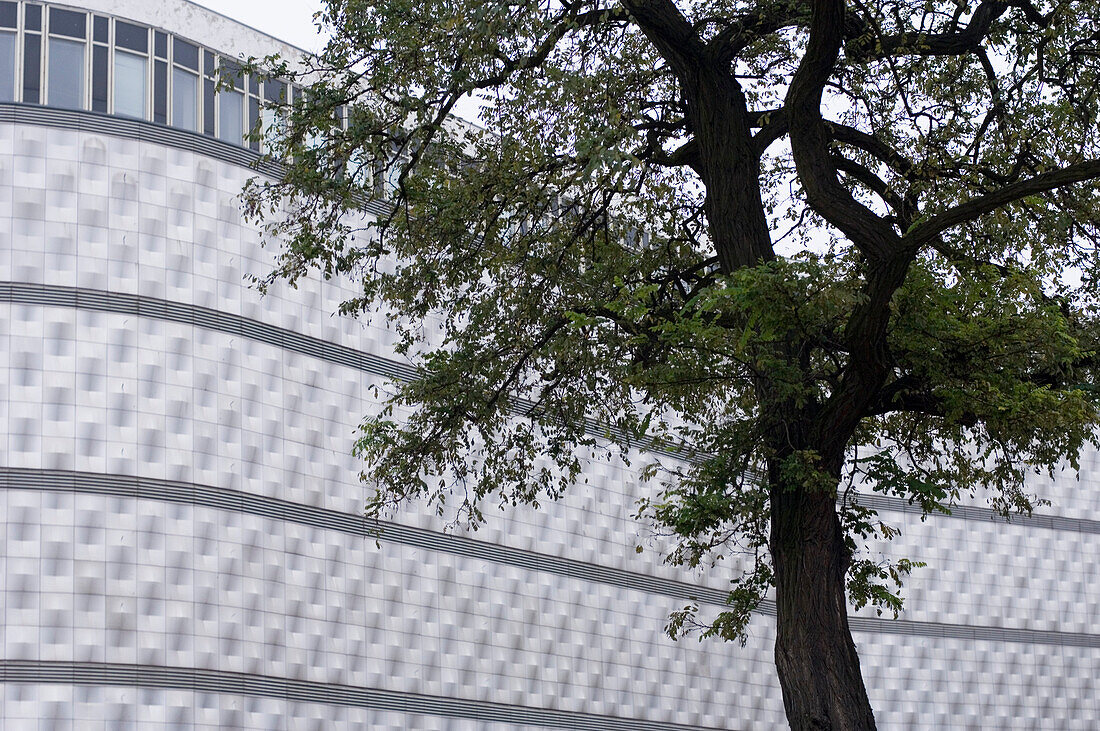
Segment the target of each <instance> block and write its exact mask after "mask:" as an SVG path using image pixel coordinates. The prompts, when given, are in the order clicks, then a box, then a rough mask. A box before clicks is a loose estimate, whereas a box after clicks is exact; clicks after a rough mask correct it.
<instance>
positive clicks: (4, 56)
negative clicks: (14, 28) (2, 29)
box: [0, 33, 15, 102]
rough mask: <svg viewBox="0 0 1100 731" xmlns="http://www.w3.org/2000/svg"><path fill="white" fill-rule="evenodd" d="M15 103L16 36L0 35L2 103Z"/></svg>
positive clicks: (0, 93)
mask: <svg viewBox="0 0 1100 731" xmlns="http://www.w3.org/2000/svg"><path fill="white" fill-rule="evenodd" d="M13 101H15V34H14V33H0V102H13Z"/></svg>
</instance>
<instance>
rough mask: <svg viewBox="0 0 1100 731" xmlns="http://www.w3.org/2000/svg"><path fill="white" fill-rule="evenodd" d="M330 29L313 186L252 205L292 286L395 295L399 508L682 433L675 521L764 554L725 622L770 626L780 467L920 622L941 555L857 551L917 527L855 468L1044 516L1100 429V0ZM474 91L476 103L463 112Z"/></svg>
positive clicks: (357, 18) (670, 520)
mask: <svg viewBox="0 0 1100 731" xmlns="http://www.w3.org/2000/svg"><path fill="white" fill-rule="evenodd" d="M320 22H321V23H322V25H323V27H324V29H325V30H326V31H327V32H328V33H330V34H331V38H330V40H329V41H328V44H327V46H326V47H325V50H324V51H323V52H322V53H321V54H320V56H319V57H317V58H313V59H310V60H309V61H307V66H308V67H309V68H308V70H307V71H306V72H304V73H303V74H302V75H301V76H300V77H299V79H300V80H302V81H303V82H304V83H307V84H308V93H307V94H306V95H304V96H302V97H300V98H299V99H297V100H296V101H295V103H294V104H293V105H288V106H287V107H286V108H285V109H284V115H285V121H286V124H285V125H284V127H283V132H281V133H279V134H277V135H274V136H272V137H271V138H270V139H269V143H270V145H271V148H270V149H271V154H272V155H273V157H275V158H278V159H279V160H281V161H282V162H283V164H284V165H285V175H284V177H283V178H281V179H279V180H266V179H257V180H256V181H254V182H253V184H252V185H251V186H250V188H249V189H248V190H247V193H246V201H247V206H248V212H249V213H250V214H251V215H252V216H254V217H256V218H257V219H260V220H263V221H264V222H265V225H266V227H267V229H266V230H267V233H268V236H269V240H270V241H273V242H276V244H277V246H278V247H279V252H280V253H279V261H278V267H277V269H276V270H275V271H274V272H273V273H272V274H271V276H270V278H269V279H268V280H267V281H268V282H272V281H275V280H277V279H286V280H289V281H291V282H294V281H295V280H296V279H298V278H299V277H302V276H304V275H306V274H307V273H309V272H311V271H314V270H317V271H319V272H320V273H321V274H322V275H325V276H330V275H335V274H345V275H351V276H353V277H354V278H355V280H356V281H357V282H358V283H359V284H361V286H362V291H361V295H360V296H358V297H356V298H354V299H351V300H349V301H347V302H345V303H344V305H343V311H344V312H345V313H347V314H352V315H354V314H356V313H362V312H367V311H373V310H379V309H380V310H382V311H384V312H387V313H388V314H389V315H390V316H391V324H392V326H393V327H394V328H395V329H396V331H397V333H398V334H399V336H400V343H401V345H400V349H401V351H402V352H404V353H407V354H408V355H409V356H410V357H412V358H414V359H415V361H416V362H417V364H418V365H419V366H420V368H421V371H420V373H421V377H420V378H419V379H417V380H414V381H411V382H408V383H402V384H400V385H399V386H397V389H396V395H395V396H394V398H393V399H392V401H391V403H390V406H391V408H396V409H397V410H398V412H399V413H400V414H401V418H395V417H394V416H393V415H392V414H384V415H383V416H381V417H378V418H371V419H368V420H367V421H366V422H365V423H364V424H363V427H362V430H363V431H362V438H361V440H360V442H359V453H360V454H361V456H362V457H363V458H364V459H365V460H366V463H367V467H366V469H365V471H364V475H365V476H366V477H368V478H369V481H370V483H371V484H372V485H373V486H375V488H376V490H375V492H374V494H373V497H372V499H371V502H370V511H371V512H372V513H375V514H377V513H379V512H382V511H385V510H388V509H390V508H393V507H396V506H398V505H400V504H402V503H404V502H408V501H410V500H418V499H426V500H428V501H429V502H431V503H433V504H435V505H437V506H440V507H441V509H442V505H444V504H445V503H447V504H454V503H456V502H457V504H458V506H459V507H460V508H461V510H462V511H463V512H464V515H465V517H466V518H468V519H470V520H471V521H472V522H474V523H475V524H476V522H477V521H479V520H480V519H481V517H482V513H481V507H480V506H482V505H483V503H484V502H485V501H486V500H489V501H495V502H498V503H500V504H517V503H536V504H537V502H538V501H540V500H543V499H546V498H556V497H558V496H559V495H561V494H562V493H563V492H564V491H566V490H567V489H568V488H569V487H570V485H571V484H572V483H574V482H575V480H577V479H578V477H579V476H580V475H581V474H582V470H583V466H584V463H585V461H586V460H588V459H593V458H601V457H603V456H608V455H610V454H611V453H612V452H613V451H614V448H618V449H620V450H622V453H623V454H624V455H628V454H631V452H629V450H630V449H631V448H637V447H639V446H644V447H648V448H650V449H651V450H652V449H653V448H660V449H665V450H671V451H677V450H678V451H679V452H680V454H681V456H682V457H684V459H683V460H667V459H653V460H651V461H650V464H649V466H648V467H647V468H646V470H645V471H646V474H647V476H649V477H651V478H653V479H654V480H655V481H656V482H657V483H658V484H659V485H660V488H659V490H658V492H657V493H656V496H655V497H654V498H653V499H651V500H649V501H647V502H645V503H643V504H642V505H641V506H640V512H641V514H642V515H643V517H645V518H646V519H647V520H650V521H652V522H653V523H655V524H656V525H657V526H658V527H659V529H660V530H662V531H663V532H666V533H668V534H670V535H671V536H673V537H674V538H675V539H676V545H675V549H674V550H673V552H672V553H671V555H670V560H672V561H675V562H682V563H686V564H690V565H692V566H695V565H698V564H700V563H702V562H705V561H708V560H710V559H712V558H714V557H715V556H716V555H725V554H738V555H742V556H744V557H747V558H746V559H745V560H743V561H742V563H740V564H739V565H740V566H741V567H742V568H743V569H744V571H743V572H742V573H740V574H739V575H738V576H737V577H736V578H735V581H734V584H733V587H732V588H733V591H732V594H731V604H730V607H729V608H728V610H727V611H726V612H723V613H722V614H721V615H719V616H718V617H712V618H708V619H707V620H706V622H707V623H708V625H709V627H710V632H712V633H717V634H721V635H723V636H726V637H738V636H743V632H744V628H745V624H746V622H747V621H748V618H749V616H750V614H751V612H752V610H753V609H754V608H755V607H756V606H757V605H758V603H759V601H760V599H761V598H762V596H763V595H764V593H765V592H766V591H768V589H769V587H770V586H771V585H772V582H773V579H774V564H773V559H772V552H773V551H774V550H775V547H776V545H778V544H777V543H776V540H777V539H776V536H775V535H771V536H770V535H769V530H770V527H769V526H770V525H772V523H774V522H775V521H774V517H775V516H774V515H773V514H772V511H773V509H774V505H775V501H776V499H777V498H776V496H777V494H780V493H777V492H776V490H780V491H783V493H784V494H786V493H792V492H794V493H803V492H804V493H821V492H824V493H826V494H828V495H830V496H831V498H833V501H834V502H838V503H839V508H838V511H839V512H838V515H839V520H840V524H841V526H842V530H843V539H844V542H845V545H846V546H847V549H848V550H849V551H850V558H851V560H850V561H849V562H847V564H846V565H847V588H848V592H849V597H850V599H851V601H853V602H854V603H855V604H856V605H857V606H860V605H863V604H866V603H871V604H875V605H879V606H882V607H886V608H887V609H893V610H895V611H896V610H897V608H898V607H899V606H900V604H899V599H898V597H897V594H896V592H895V591H894V589H893V588H892V586H893V583H894V582H900V579H901V576H902V574H904V573H905V572H907V571H908V570H909V569H910V568H911V567H912V564H911V563H910V562H909V561H904V560H903V561H901V562H900V563H897V564H894V565H892V566H884V565H880V564H879V563H877V562H876V561H875V560H873V559H872V558H871V557H869V556H866V555H864V554H862V553H860V550H859V547H860V540H861V539H863V538H866V537H868V536H870V535H873V534H880V535H881V534H884V535H886V536H887V537H889V536H890V535H891V534H892V531H891V529H890V528H888V527H886V526H883V525H882V524H881V523H879V522H878V521H877V520H876V518H875V515H874V514H873V512H872V511H869V510H867V509H865V508H862V507H861V506H860V505H859V503H858V498H857V497H855V496H854V494H853V493H852V492H850V491H849V490H847V489H846V486H847V485H849V484H851V483H852V482H853V481H858V482H859V484H860V485H861V486H862V488H861V489H864V490H873V491H879V492H882V493H886V494H891V495H896V496H900V497H902V498H905V499H907V500H910V501H912V502H915V503H917V504H919V505H920V506H921V507H922V508H923V509H924V510H925V511H939V510H946V509H948V508H949V506H950V504H951V503H952V501H953V500H955V499H956V498H957V497H959V495H960V494H961V493H963V492H967V493H969V492H972V491H975V490H977V489H989V490H990V491H991V492H990V495H991V496H992V497H991V499H992V501H993V504H994V505H995V506H996V507H998V508H999V509H1001V510H1003V511H1006V512H1007V511H1010V510H1024V511H1027V510H1030V509H1031V507H1032V505H1033V499H1032V498H1031V497H1029V496H1028V495H1027V494H1026V492H1025V490H1024V487H1023V479H1024V476H1025V474H1026V473H1027V472H1028V471H1029V470H1032V469H1046V470H1052V469H1055V468H1056V467H1057V466H1058V465H1060V464H1062V463H1063V461H1064V460H1068V461H1069V463H1070V464H1075V459H1076V457H1077V454H1078V452H1079V450H1080V449H1081V447H1082V445H1083V444H1084V443H1085V442H1086V441H1093V440H1094V439H1095V426H1096V423H1097V419H1098V416H1100V414H1098V411H1097V389H1096V385H1095V384H1096V368H1097V347H1098V334H1100V333H1098V319H1097V317H1098V312H1097V305H1098V301H1097V292H1098V290H1097V275H1098V273H1100V266H1098V264H1100V262H1098V259H1097V254H1096V251H1097V250H1096V243H1097V241H1098V238H1097V236H1098V233H1100V231H1098V229H1097V224H1098V220H1100V219H1098V214H1100V207H1098V196H1100V193H1098V190H1097V187H1096V186H1095V184H1094V183H1092V182H1090V181H1092V180H1094V179H1095V178H1097V177H1098V176H1100V162H1098V158H1100V138H1098V131H1100V130H1098V123H1097V119H1098V116H1100V115H1098V113H1100V108H1098V93H1100V92H1098V90H1100V78H1098V73H1100V40H1098V39H1100V6H1098V5H1097V3H1096V1H1095V0H1045V1H1041V2H1036V3H1033V2H1030V0H1012V1H1007V2H1006V1H1002V0H981V2H978V3H974V2H968V1H967V0H958V1H952V2H946V1H942V2H941V1H940V0H927V1H925V0H922V1H921V2H914V1H913V0H868V1H865V2H851V3H848V4H847V5H846V6H845V4H844V3H841V2H836V1H833V2H830V1H828V0H815V2H812V3H807V2H796V1H794V0H789V1H788V0H697V1H694V2H679V3H673V2H672V0H623V1H622V2H621V3H620V2H616V1H610V2H609V1H608V0H571V1H568V2H563V1H562V0H416V1H415V2H413V1H411V0H327V3H326V9H325V10H324V12H323V13H322V14H321V16H320ZM267 63H268V64H270V63H271V61H270V60H269V61H267ZM278 72H279V73H281V74H283V75H284V76H289V75H294V72H292V71H291V70H290V69H289V68H288V67H286V66H282V67H279V68H278ZM471 95H472V96H473V97H474V98H476V99H478V100H480V101H481V102H482V104H483V105H482V107H481V115H480V120H479V121H480V124H479V125H473V124H465V123H462V122H459V121H456V120H455V119H454V118H453V117H452V116H451V114H452V112H453V110H454V108H455V105H456V104H458V103H460V100H463V99H465V98H469V97H470V96H471ZM379 197H382V198H384V199H385V200H386V201H387V203H388V204H389V205H390V206H391V207H390V208H387V211H388V212H387V213H385V214H382V215H380V216H378V217H377V219H371V218H364V217H363V216H360V215H358V214H356V210H357V209H359V208H361V207H362V205H363V203H364V201H367V200H372V199H378V198H379ZM280 207H281V208H280ZM278 210H282V211H284V212H283V213H281V214H278V215H276V212H277V211H278ZM426 323H428V324H426ZM594 424H602V425H606V426H605V427H594V426H593V425H594ZM771 529H774V526H773V527H772V528H771ZM769 541H771V544H770V549H771V550H769ZM694 621H695V620H693V619H692V612H691V611H690V608H689V611H686V612H684V613H681V614H678V615H676V616H674V617H673V620H672V622H671V624H670V629H671V630H672V631H673V632H674V633H676V632H679V631H681V630H684V629H686V628H687V627H689V626H691V625H692V624H693V622H694Z"/></svg>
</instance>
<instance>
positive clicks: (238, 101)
mask: <svg viewBox="0 0 1100 731" xmlns="http://www.w3.org/2000/svg"><path fill="white" fill-rule="evenodd" d="M218 73H219V74H220V75H221V79H222V81H223V82H225V83H228V84H231V85H232V86H233V88H232V89H224V90H222V91H219V92H218V137H220V138H221V139H223V140H225V141H226V142H232V143H233V144H234V145H240V144H243V143H244V104H245V95H244V75H243V74H241V68H240V66H238V65H237V64H235V63H233V62H232V61H230V60H229V59H226V58H219V60H218Z"/></svg>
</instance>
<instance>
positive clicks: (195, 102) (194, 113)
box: [172, 66, 199, 132]
mask: <svg viewBox="0 0 1100 731" xmlns="http://www.w3.org/2000/svg"><path fill="white" fill-rule="evenodd" d="M172 125H173V126H174V127H180V128H182V129H188V130H191V131H192V132H198V131H199V77H198V76H197V75H196V74H193V73H191V72H190V71H187V70H186V69H181V68H180V67H179V66H176V67H174V68H173V69H172Z"/></svg>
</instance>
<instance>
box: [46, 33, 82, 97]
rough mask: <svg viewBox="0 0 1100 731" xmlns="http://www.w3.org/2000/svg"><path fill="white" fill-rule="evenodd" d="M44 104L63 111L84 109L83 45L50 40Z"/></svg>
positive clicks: (74, 42)
mask: <svg viewBox="0 0 1100 731" xmlns="http://www.w3.org/2000/svg"><path fill="white" fill-rule="evenodd" d="M49 70H50V73H49V78H48V79H47V82H46V103H48V104H49V105H50V106H52V107H64V108H65V109H83V108H84V44H83V43H82V42H81V41H71V40H69V39H68V38H54V37H51V38H50V65H49Z"/></svg>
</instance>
